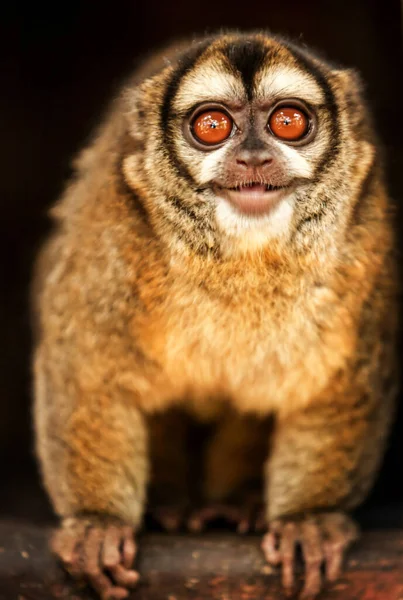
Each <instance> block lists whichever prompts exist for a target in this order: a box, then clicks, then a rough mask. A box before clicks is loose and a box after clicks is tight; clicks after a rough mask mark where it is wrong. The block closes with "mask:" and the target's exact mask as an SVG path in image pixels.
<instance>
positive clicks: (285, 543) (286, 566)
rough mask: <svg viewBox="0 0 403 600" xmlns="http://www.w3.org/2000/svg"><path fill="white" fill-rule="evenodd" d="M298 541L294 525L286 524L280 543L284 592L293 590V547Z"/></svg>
mask: <svg viewBox="0 0 403 600" xmlns="http://www.w3.org/2000/svg"><path fill="white" fill-rule="evenodd" d="M297 541H298V530H297V525H296V524H295V523H286V524H285V525H284V529H283V533H282V536H281V542H280V554H281V562H282V582H283V586H284V588H285V590H286V591H291V590H292V589H293V588H294V579H295V546H296V543H297Z"/></svg>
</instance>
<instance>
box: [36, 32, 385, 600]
mask: <svg viewBox="0 0 403 600" xmlns="http://www.w3.org/2000/svg"><path fill="white" fill-rule="evenodd" d="M75 168H76V171H75V176H74V178H73V180H72V181H71V182H70V183H69V185H68V186H67V189H66V191H65V192H64V194H63V196H62V198H61V199H60V201H59V202H58V203H57V204H56V205H55V207H54V208H53V209H52V213H51V214H52V217H53V219H54V222H55V227H54V232H53V234H52V236H51V237H50V239H49V240H48V241H47V243H46V245H45V247H44V249H43V250H42V252H41V254H40V257H39V260H38V265H37V272H36V276H35V284H34V309H35V315H36V342H37V343H36V350H35V357H34V374H35V430H36V445H37V453H38V456H39V460H40V464H41V469H42V474H43V479H44V484H45V487H46V489H47V491H48V493H49V495H50V498H51V500H52V503H53V506H54V508H55V511H56V513H57V514H58V515H59V516H60V519H61V525H60V528H59V529H58V531H57V532H56V534H55V536H54V537H53V539H52V547H53V550H54V552H55V553H56V554H57V555H58V556H59V557H60V559H61V560H62V561H63V562H64V564H65V565H66V567H67V568H68V569H69V571H70V572H71V573H72V574H73V575H74V576H78V577H80V576H83V577H85V578H87V580H88V582H89V583H90V584H91V585H92V586H93V587H94V588H95V589H96V590H97V591H98V593H99V594H100V596H101V597H102V598H104V599H106V598H123V597H125V596H126V595H127V594H128V588H130V587H132V586H134V585H135V584H136V581H137V579H138V574H137V572H136V571H135V570H134V568H133V560H134V557H135V553H136V546H135V538H134V536H135V533H136V531H137V530H138V528H139V527H140V524H141V522H142V517H143V513H144V510H145V507H146V502H147V500H146V498H147V494H153V493H154V489H155V488H158V485H157V484H159V487H160V489H159V490H157V496H156V497H158V498H159V501H160V502H162V504H164V501H165V503H166V507H168V509H169V507H170V506H171V504H170V502H171V496H172V498H176V500H175V502H178V498H179V502H178V504H177V506H181V507H182V509H183V510H188V508H189V502H191V494H190V495H189V490H188V485H187V483H186V479H189V465H188V446H187V444H186V442H185V439H186V435H187V434H186V431H188V424H187V419H190V420H191V421H192V422H200V423H202V424H210V425H211V424H212V425H213V426H214V428H215V429H214V434H213V437H212V438H211V440H210V443H209V444H207V445H206V448H205V451H204V453H202V460H201V463H200V464H201V467H202V468H201V471H200V472H199V475H196V474H195V472H194V470H193V468H191V469H190V479H191V480H193V481H196V480H198V479H200V484H199V487H200V490H201V493H202V496H203V498H204V502H205V505H204V508H203V509H202V511H203V510H204V511H205V512H202V513H199V518H198V517H197V515H196V518H195V517H194V515H193V517H192V519H193V521H192V522H193V524H194V523H195V522H196V523H198V524H199V525H200V523H202V522H203V520H204V519H208V518H209V516H208V515H211V514H214V513H215V511H216V509H215V508H213V509H212V512H211V513H209V506H210V507H211V506H213V507H214V506H215V505H217V503H218V504H220V503H221V504H225V503H226V502H227V501H228V499H229V498H231V497H233V495H234V494H236V491H237V489H238V488H242V483H243V482H247V481H248V477H249V474H250V473H248V469H249V470H252V471H253V472H254V473H255V472H257V471H259V469H256V467H255V466H253V454H254V451H255V450H254V449H256V452H257V454H259V456H260V457H262V456H264V465H263V464H261V466H260V472H261V474H262V477H263V482H264V483H263V488H264V489H263V491H264V514H263V517H264V522H265V526H266V528H267V530H266V532H265V535H264V537H263V542H262V548H263V551H264V554H265V556H266V559H267V561H268V562H269V563H271V564H273V565H281V571H282V580H283V584H284V587H285V589H286V590H287V591H290V590H292V589H293V587H294V585H295V582H294V579H295V575H294V569H295V567H294V563H295V553H296V548H297V547H300V548H301V550H302V556H303V559H304V564H305V567H304V569H305V578H304V584H303V589H302V591H301V597H312V596H315V595H316V594H317V593H318V592H319V590H320V588H321V586H322V568H323V567H324V568H325V577H326V578H327V579H328V580H334V579H336V578H337V576H338V575H339V572H340V568H341V562H342V557H343V554H344V551H345V549H346V548H347V546H348V545H349V544H350V542H352V541H353V540H354V539H355V538H356V535H357V529H356V526H355V524H354V522H353V521H352V519H351V517H350V516H349V514H348V513H349V511H350V510H351V509H353V508H354V507H355V506H357V505H358V504H359V503H360V502H361V501H362V500H363V498H364V497H365V496H366V494H367V492H368V491H369V489H370V486H371V484H372V482H373V479H374V476H375V474H376V472H377V469H378V466H379V463H380V460H381V457H382V454H383V450H384V446H385V438H386V436H387V432H388V427H389V424H390V422H391V418H392V415H393V398H394V395H395V387H396V384H395V376H394V373H395V366H394V365H395V353H394V337H395V330H396V323H395V320H396V310H395V288H396V277H395V260H394V258H393V257H394V242H393V230H392V225H391V219H390V212H391V211H390V200H389V198H388V195H387V192H386V190H385V185H384V180H383V172H382V165H381V158H380V155H379V149H378V144H377V141H376V137H375V134H374V132H373V128H372V125H371V119H370V117H369V115H368V111H367V108H366V105H365V102H364V100H363V94H362V90H361V85H360V82H359V79H358V77H357V75H356V74H355V72H352V71H350V70H345V69H341V68H338V67H335V66H333V65H331V64H329V63H327V62H325V61H324V60H323V59H322V58H319V57H318V56H316V55H315V54H314V53H312V52H310V51H308V50H307V49H306V48H302V47H299V46H298V45H295V44H294V43H291V42H289V41H287V40H283V39H280V38H276V37H273V36H271V35H268V34H266V33H262V32H258V33H256V32H253V33H248V34H244V33H238V32H229V33H218V34H216V35H212V36H209V37H202V38H199V39H196V40H193V41H191V42H189V43H187V42H186V43H181V44H179V45H177V46H173V47H170V48H169V49H166V50H164V51H162V52H161V53H159V54H157V55H154V56H153V57H152V58H151V59H149V60H148V61H146V62H145V63H144V64H143V65H142V66H141V67H140V68H139V69H138V71H137V72H136V73H135V74H134V76H133V77H132V78H131V79H129V80H128V81H127V83H126V85H125V86H124V89H123V91H122V93H121V94H120V96H119V97H118V98H117V100H115V101H114V103H113V105H112V107H111V108H110V110H109V113H108V114H107V116H106V119H105V121H104V123H103V124H102V125H101V127H100V128H99V129H98V131H97V132H96V135H95V136H94V138H93V140H92V142H91V143H90V144H89V145H88V147H87V148H86V149H85V150H84V151H83V152H82V153H81V154H80V156H79V158H78V160H77V162H76V164H75ZM183 415H184V416H183ZM268 419H272V421H271V425H270V427H266V426H265V424H266V423H267V420H268ZM262 448H264V449H265V451H264V452H262ZM151 458H155V459H156V460H155V464H156V466H155V467H153V466H152V465H151V463H152V460H151ZM262 461H263V458H262ZM164 495H165V496H166V498H168V500H164ZM241 509H242V506H241ZM206 511H207V512H206ZM200 515H202V516H200ZM166 522H167V523H168V522H169V523H170V524H171V525H172V522H173V521H172V519H171V520H170V521H169V519H168V520H166Z"/></svg>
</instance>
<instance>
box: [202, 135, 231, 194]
mask: <svg viewBox="0 0 403 600" xmlns="http://www.w3.org/2000/svg"><path fill="white" fill-rule="evenodd" d="M227 151H228V147H227V146H226V145H225V144H224V146H221V148H218V149H217V150H210V151H209V152H206V153H205V154H204V155H202V157H201V159H200V163H199V164H200V166H199V168H198V174H197V181H198V183H200V184H205V183H208V182H209V181H212V180H213V179H215V177H217V175H218V173H219V171H220V168H221V165H222V164H223V162H224V160H225V155H226V153H227Z"/></svg>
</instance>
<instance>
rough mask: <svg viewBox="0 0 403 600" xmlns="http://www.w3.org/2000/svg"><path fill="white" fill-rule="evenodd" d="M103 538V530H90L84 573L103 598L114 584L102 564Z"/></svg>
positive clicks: (87, 539) (85, 553)
mask: <svg viewBox="0 0 403 600" xmlns="http://www.w3.org/2000/svg"><path fill="white" fill-rule="evenodd" d="M103 538H104V532H103V530H102V529H99V528H97V527H93V528H91V529H90V530H89V532H88V535H87V538H86V539H85V541H84V547H83V559H84V564H83V572H84V574H85V576H86V577H87V578H88V580H89V582H90V583H91V585H92V587H93V588H94V589H95V590H96V591H97V592H98V593H99V594H100V596H101V597H104V596H105V594H106V593H108V592H109V591H110V588H111V587H112V582H111V580H110V579H109V578H108V577H107V576H106V575H105V573H104V572H103V570H102V565H101V562H100V560H101V552H102V543H103Z"/></svg>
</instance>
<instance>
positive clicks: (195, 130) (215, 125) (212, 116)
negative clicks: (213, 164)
mask: <svg viewBox="0 0 403 600" xmlns="http://www.w3.org/2000/svg"><path fill="white" fill-rule="evenodd" d="M232 128H233V121H232V119H231V117H230V116H229V115H227V113H225V112H224V111H220V110H208V111H204V112H201V113H199V114H198V115H196V117H195V118H194V119H193V121H192V124H191V132H192V135H193V137H194V138H195V139H196V141H198V142H201V143H203V144H206V145H209V146H214V145H217V144H220V143H221V142H223V141H225V140H226V139H227V138H228V137H229V136H230V135H231V132H232Z"/></svg>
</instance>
